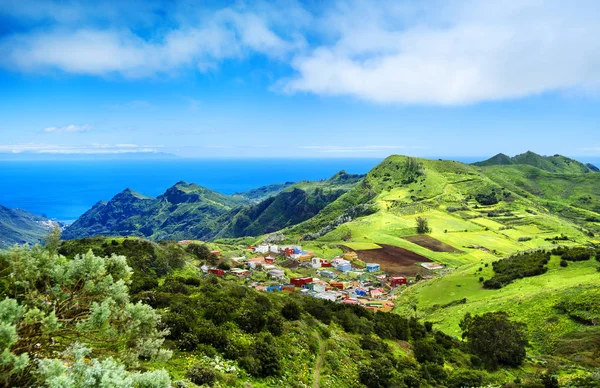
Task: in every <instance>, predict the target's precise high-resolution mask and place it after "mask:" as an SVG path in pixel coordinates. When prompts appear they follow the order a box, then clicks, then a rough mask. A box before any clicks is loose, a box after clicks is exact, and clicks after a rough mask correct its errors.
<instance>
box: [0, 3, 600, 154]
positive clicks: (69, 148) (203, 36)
mask: <svg viewBox="0 0 600 388" xmlns="http://www.w3.org/2000/svg"><path fill="white" fill-rule="evenodd" d="M598 15H600V2H598V1H595V0H590V1H588V0H576V1H569V2H567V1H562V0H559V1H542V0H514V1H512V0H503V1H501V0H498V1H495V0H488V1H480V0H464V1H459V0H457V1H452V0H447V1H446V0H444V1H436V0H426V1H402V0H393V1H388V0H377V1H374V0H373V1H363V0H345V1H335V0H331V1H317V0H312V1H311V0H307V1H294V0H274V1H187V0H182V1H175V0H168V1H158V0H146V1H141V0H139V1H137V0H129V1H125V2H117V1H105V2H102V1H72V0H61V1H53V0H46V1H42V0H0V158H1V157H2V155H5V156H6V155H9V156H11V155H12V156H18V157H22V158H27V157H39V156H46V155H47V156H54V157H56V156H65V157H67V156H69V157H72V156H73V155H75V156H76V155H87V156H91V157H98V158H100V157H102V156H115V155H116V156H119V155H122V156H133V155H135V156H136V157H140V156H141V157H145V156H148V157H156V156H161V155H165V154H169V155H176V156H181V157H196V158H198V157H200V158H220V157H225V158H268V157H273V158H291V157H293V158H301V157H314V158H325V157H343V158H348V157H369V158H378V157H385V156H387V155H389V154H407V155H413V156H424V157H428V156H429V157H438V156H444V157H446V156H448V157H452V156H455V157H457V156H462V157H464V156H491V155H494V154H496V153H498V152H503V153H506V154H509V155H515V154H518V153H521V152H525V151H527V150H532V151H534V152H538V153H540V154H557V153H560V154H563V155H568V156H579V157H599V156H600V93H599V92H600V39H598V36H600V23H598Z"/></svg>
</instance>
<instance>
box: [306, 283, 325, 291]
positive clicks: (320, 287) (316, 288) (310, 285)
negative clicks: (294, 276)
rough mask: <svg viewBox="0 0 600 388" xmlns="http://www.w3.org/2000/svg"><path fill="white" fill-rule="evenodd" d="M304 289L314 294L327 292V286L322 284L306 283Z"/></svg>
mask: <svg viewBox="0 0 600 388" xmlns="http://www.w3.org/2000/svg"><path fill="white" fill-rule="evenodd" d="M306 287H307V288H308V289H309V290H312V291H314V292H325V291H326V290H327V286H326V285H325V284H322V283H315V282H313V283H308V284H307V285H306Z"/></svg>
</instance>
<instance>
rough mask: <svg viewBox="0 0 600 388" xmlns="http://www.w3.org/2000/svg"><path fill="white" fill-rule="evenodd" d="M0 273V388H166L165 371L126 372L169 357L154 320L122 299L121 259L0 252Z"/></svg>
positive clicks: (124, 270)
mask: <svg viewBox="0 0 600 388" xmlns="http://www.w3.org/2000/svg"><path fill="white" fill-rule="evenodd" d="M0 273H2V278H1V279H0V288H1V290H2V295H3V297H4V299H3V300H2V301H0V333H2V341H1V343H0V347H1V348H0V351H1V352H2V353H1V354H2V356H1V357H0V383H2V384H4V386H10V387H16V386H48V387H84V386H108V385H107V384H111V385H110V386H114V387H139V388H143V387H148V388H150V387H163V388H166V387H168V386H169V384H170V378H169V376H168V374H167V373H166V372H165V371H161V370H157V371H153V372H146V373H134V372H129V371H127V370H126V368H129V369H131V368H135V367H136V366H137V365H139V363H140V362H141V361H143V360H156V361H160V360H166V359H168V358H169V357H170V355H171V352H170V351H166V350H164V349H161V345H162V343H163V336H164V332H163V331H162V330H160V329H159V327H158V324H159V322H160V317H159V315H158V314H157V313H156V312H155V311H154V310H153V309H152V308H151V307H150V306H148V305H146V304H143V303H140V302H137V303H133V302H131V301H130V299H129V293H128V287H127V285H128V284H129V282H130V279H131V275H132V271H131V269H130V268H129V266H128V265H127V264H126V260H125V257H123V256H117V255H112V256H110V257H97V256H95V255H94V254H93V253H91V252H89V253H87V254H85V255H77V256H75V258H73V259H72V260H69V259H66V258H64V257H63V256H60V255H58V254H57V252H55V251H52V250H50V249H44V248H42V247H40V246H35V247H33V248H32V249H29V248H28V247H23V248H13V249H11V250H10V251H7V252H2V253H0ZM90 357H92V359H91V360H90Z"/></svg>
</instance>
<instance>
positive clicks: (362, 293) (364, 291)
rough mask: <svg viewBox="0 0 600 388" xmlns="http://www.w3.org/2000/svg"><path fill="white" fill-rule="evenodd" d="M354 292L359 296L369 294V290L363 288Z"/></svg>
mask: <svg viewBox="0 0 600 388" xmlns="http://www.w3.org/2000/svg"><path fill="white" fill-rule="evenodd" d="M354 293H355V294H356V295H358V296H367V290H363V289H362V288H357V289H356V290H354Z"/></svg>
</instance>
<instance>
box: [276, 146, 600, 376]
mask: <svg viewBox="0 0 600 388" xmlns="http://www.w3.org/2000/svg"><path fill="white" fill-rule="evenodd" d="M599 187H600V175H597V174H595V173H594V174H591V173H572V172H571V173H552V172H548V171H545V170H541V169H540V168H537V167H533V166H528V165H517V164H510V165H496V166H489V167H482V168H478V167H476V166H469V165H464V164H462V163H458V162H451V161H440V160H425V159H412V161H411V159H409V158H407V157H403V156H392V157H389V158H387V159H386V160H385V161H384V162H382V163H381V164H380V165H379V166H377V167H376V168H374V169H373V170H372V171H371V172H369V174H367V177H366V178H365V180H364V181H363V184H361V185H357V186H356V187H355V188H354V189H352V190H350V191H349V192H348V193H346V194H344V195H343V196H342V197H340V198H339V199H338V200H336V201H335V202H333V203H332V204H330V205H329V206H327V207H326V208H325V209H324V210H323V211H322V212H321V213H319V214H318V215H317V216H316V217H315V218H313V219H311V220H308V221H306V222H304V223H302V224H299V225H297V226H295V227H293V228H290V229H288V230H286V231H285V233H287V234H288V235H289V236H296V237H295V238H297V237H302V236H304V238H305V239H306V238H309V239H312V238H316V240H314V241H311V244H314V245H315V246H319V245H323V246H332V245H333V246H335V245H340V246H341V245H343V246H345V247H348V248H350V249H353V250H356V251H359V252H360V251H363V250H372V251H373V250H374V251H377V250H381V252H382V255H384V254H388V255H389V257H385V256H381V255H380V256H379V257H380V258H381V263H382V266H384V269H387V270H389V269H390V268H395V267H394V264H393V263H394V262H395V261H399V260H401V258H402V255H403V254H402V253H394V251H393V250H391V249H385V250H382V248H381V247H382V246H387V245H390V246H394V247H399V248H404V249H407V250H408V251H410V252H413V253H415V254H417V255H420V256H421V257H422V258H423V259H422V261H426V260H433V261H435V262H438V263H442V264H444V265H446V266H447V268H446V269H445V270H444V271H442V272H440V273H434V272H429V273H428V272H425V273H426V274H427V273H428V274H429V275H431V276H433V279H431V280H427V281H421V282H418V283H417V284H416V285H415V286H412V287H409V288H408V290H407V292H406V293H404V294H403V295H402V297H401V298H400V299H399V303H398V307H397V309H396V312H397V313H399V314H402V315H405V314H407V313H410V311H411V309H412V308H413V307H414V306H417V311H418V315H419V316H420V317H422V318H423V319H427V320H431V321H432V322H434V326H435V327H438V328H440V329H441V330H443V331H445V332H447V333H449V334H451V335H455V336H457V335H459V334H460V329H459V327H458V322H459V321H460V320H461V319H462V317H463V316H464V314H465V313H466V312H468V311H471V312H476V313H481V312H490V311H507V312H509V313H510V314H512V316H513V317H514V318H515V319H517V320H520V321H522V322H524V323H526V324H527V326H528V327H529V330H530V333H531V336H532V346H533V347H532V354H533V355H536V356H537V357H542V358H543V359H545V360H550V359H554V358H553V356H552V355H553V354H555V355H557V356H556V357H557V360H558V361H557V362H559V365H561V367H565V366H566V365H575V364H577V365H580V367H581V368H583V369H577V370H579V372H581V373H587V372H585V370H586V369H585V368H597V367H598V366H599V365H597V364H595V363H591V364H589V363H588V364H585V363H584V364H585V365H583V366H581V363H579V361H577V360H579V359H582V358H585V359H586V360H587V359H588V358H590V357H591V358H593V354H594V352H596V351H600V350H598V349H600V346H597V347H596V345H594V344H595V343H594V342H593V341H592V342H591V343H590V345H589V346H588V347H584V348H583V350H582V351H581V352H579V351H577V350H574V349H572V348H569V346H568V344H569V341H570V340H569V338H571V339H572V338H579V340H581V341H584V338H588V339H589V338H592V337H593V336H594V335H597V333H598V332H597V330H596V329H595V328H594V327H590V326H589V325H586V324H582V323H580V322H577V321H575V320H573V319H572V318H570V317H569V316H568V315H567V314H561V313H558V312H557V310H556V309H555V305H556V304H558V303H560V302H561V301H563V300H564V299H565V298H569V297H572V296H573V295H577V294H578V293H580V292H592V291H589V290H590V287H591V289H593V288H594V287H597V286H598V284H600V274H599V272H598V271H597V267H598V266H599V263H598V262H596V261H594V260H589V261H586V262H575V263H569V264H568V267H566V268H564V267H561V266H559V262H560V258H558V257H556V256H552V258H551V260H550V262H549V265H548V271H547V273H545V274H543V275H540V276H534V277H531V278H525V279H519V280H516V281H514V282H513V283H511V284H510V285H508V286H506V287H503V288H502V289H499V290H487V289H484V288H483V286H482V284H483V280H485V279H489V278H490V277H491V276H492V275H493V270H492V263H493V262H495V261H498V260H500V259H502V258H503V257H506V256H509V255H511V254H513V253H515V252H520V251H521V252H522V251H528V250H531V249H551V248H554V247H556V246H557V244H562V245H567V246H569V245H570V246H574V245H587V244H594V243H598V240H597V239H598V237H596V236H595V235H594V231H596V229H595V228H596V225H597V223H596V222H595V221H596V220H597V217H598V216H599V215H600V214H599V210H600V209H599V208H598V207H597V204H598V194H597V193H598V188H599ZM357 204H360V205H361V206H364V207H368V208H369V209H371V211H372V214H367V215H364V216H361V215H358V216H357V217H346V218H345V217H344V212H345V209H346V208H347V207H348V206H356V205H357ZM418 216H420V217H424V218H426V219H427V220H428V223H429V226H430V227H431V229H432V231H431V232H430V233H428V236H429V237H431V238H433V239H434V240H432V241H433V242H436V241H437V243H436V246H444V247H447V246H449V247H451V248H453V249H445V250H444V249H442V250H436V249H432V246H433V245H431V244H427V243H420V244H418V243H416V242H415V241H417V240H415V238H414V237H415V236H416V235H417V231H416V221H415V218H416V217H418ZM340 220H341V222H339V221H340ZM385 252H387V253H385ZM398 252H400V251H398ZM369 257H378V256H377V255H375V256H373V255H370V256H369ZM375 261H376V260H375ZM386 265H387V268H386V267H385V266H386ZM398 268H400V269H402V267H398ZM415 272H416V271H415ZM406 273H407V274H408V273H409V272H406ZM421 273H422V271H421ZM480 278H482V279H483V280H480ZM410 306H412V307H410ZM440 306H442V307H440ZM544 335H547V336H548V339H547V340H546V339H544ZM578 368H579V367H578ZM579 372H577V371H575V372H573V373H572V374H569V375H568V376H564V377H563V380H564V381H570V380H572V379H573V378H575V377H574V376H575V375H577V373H579Z"/></svg>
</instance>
